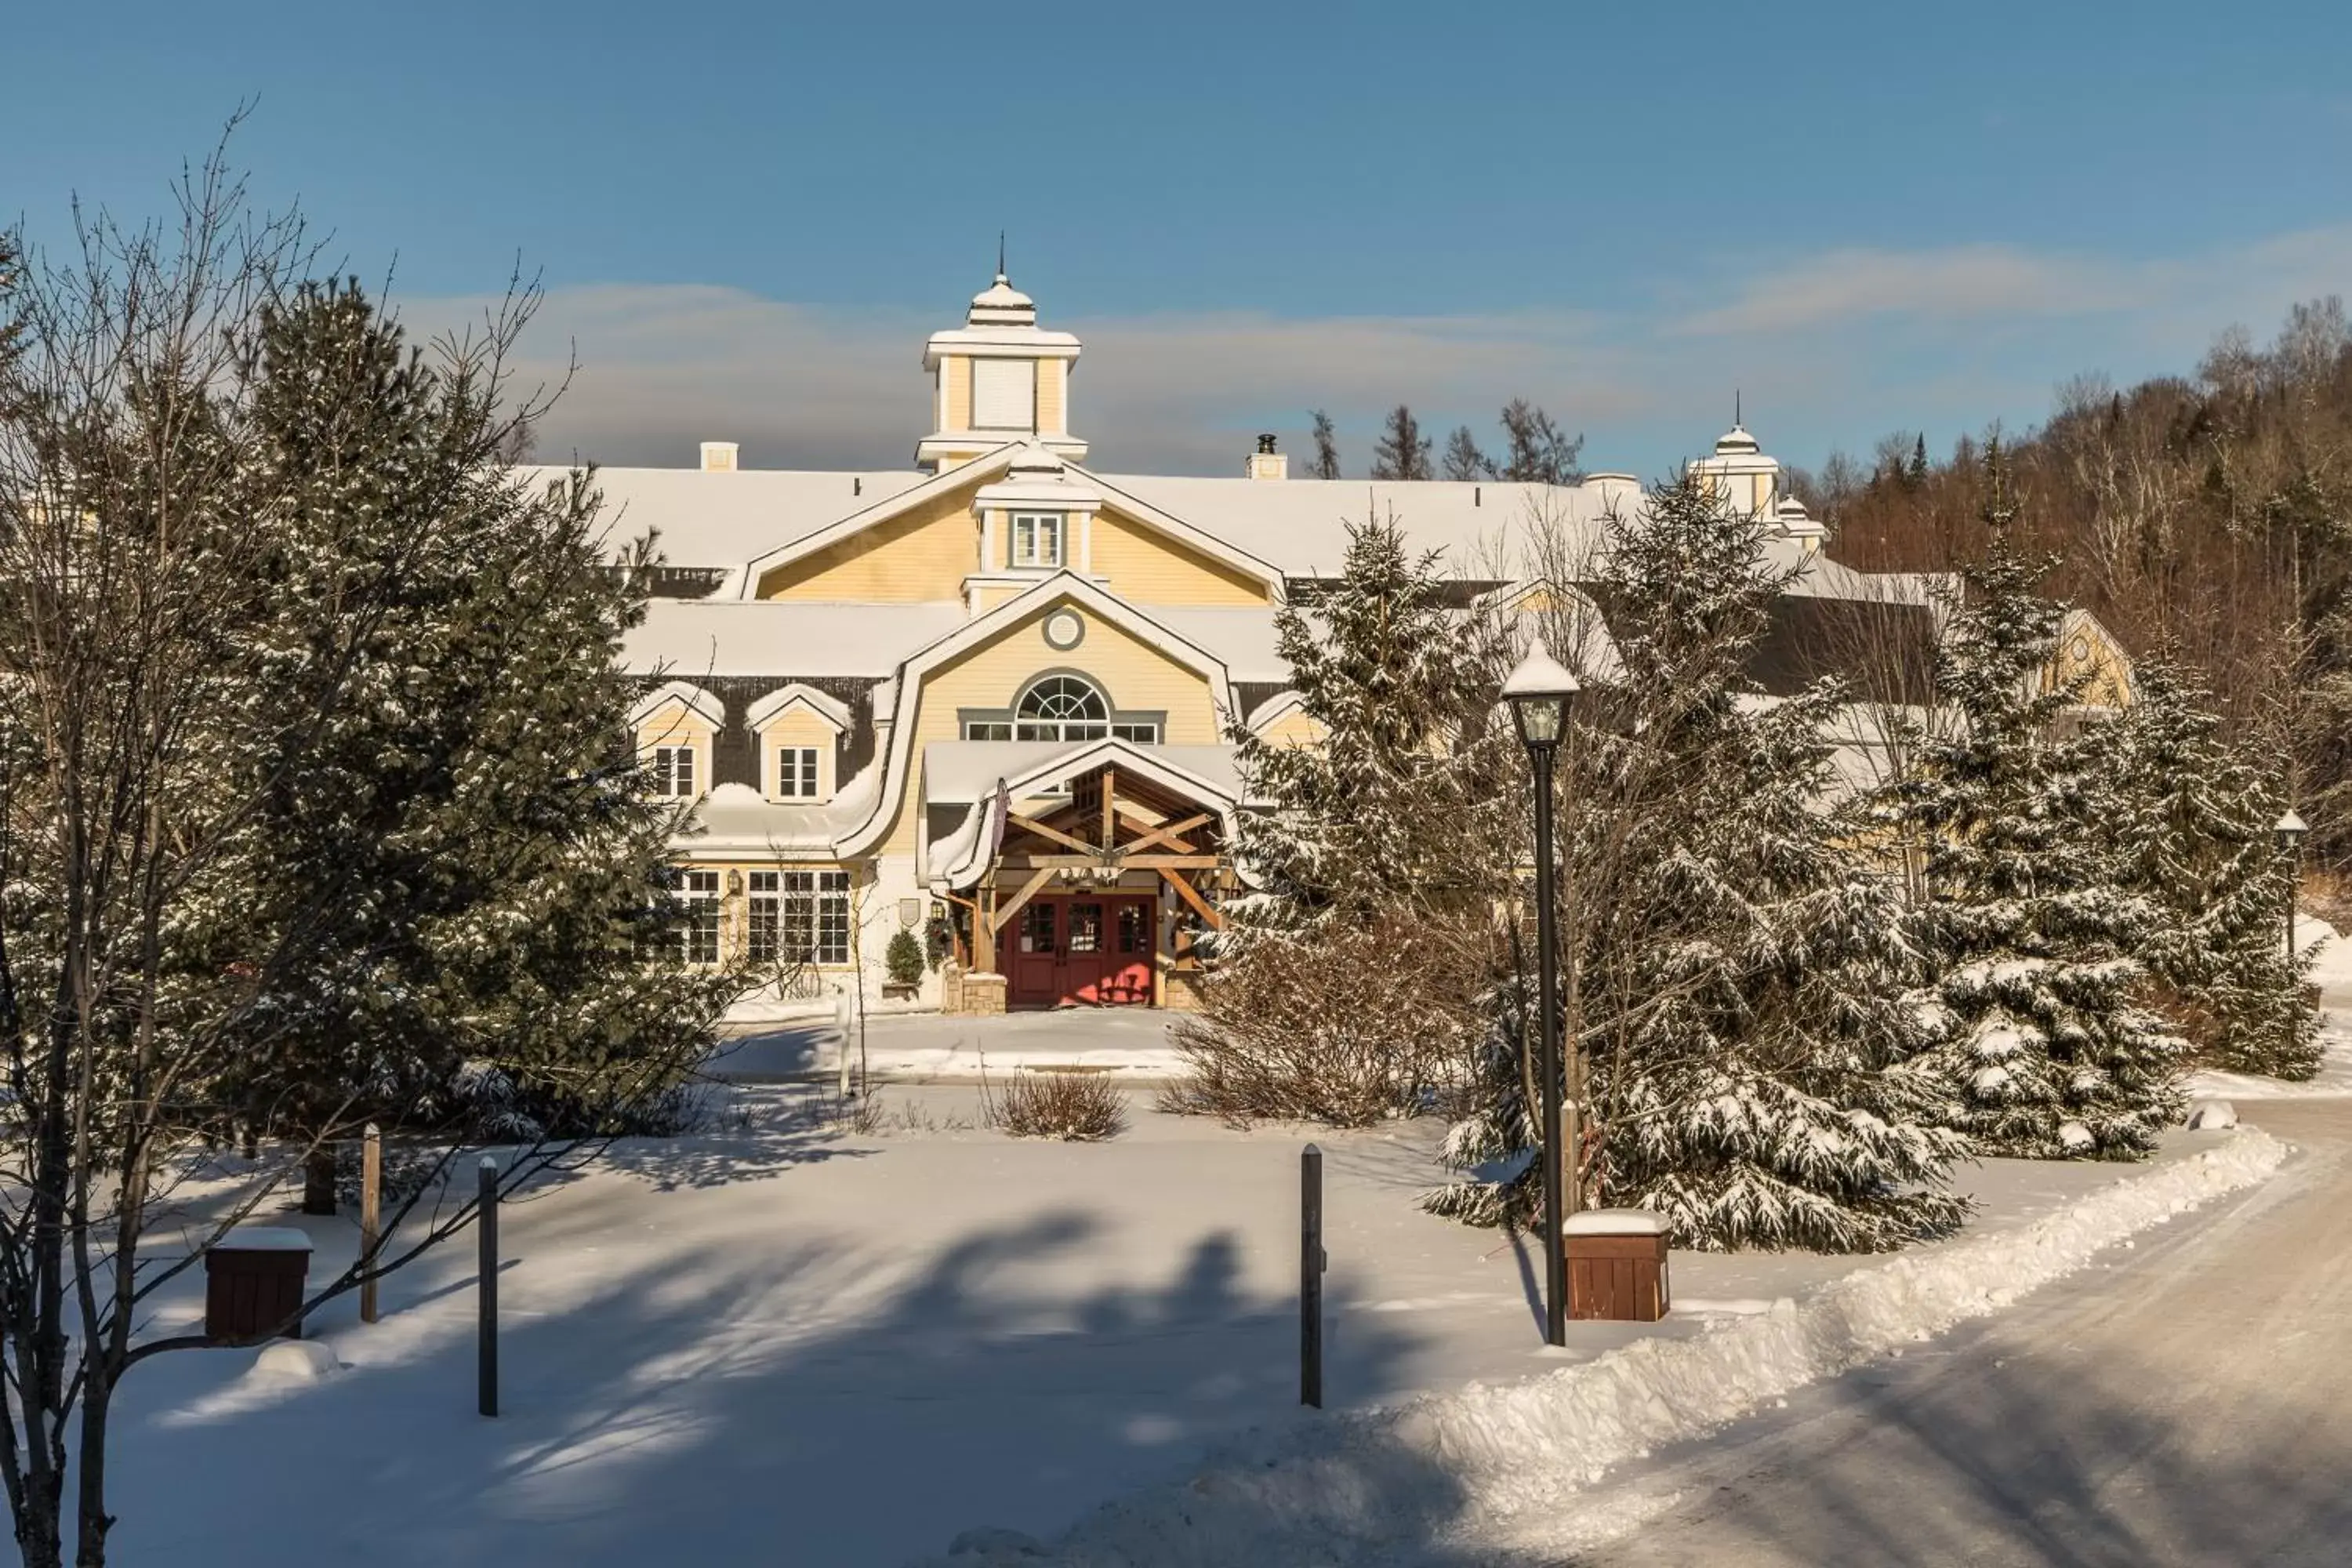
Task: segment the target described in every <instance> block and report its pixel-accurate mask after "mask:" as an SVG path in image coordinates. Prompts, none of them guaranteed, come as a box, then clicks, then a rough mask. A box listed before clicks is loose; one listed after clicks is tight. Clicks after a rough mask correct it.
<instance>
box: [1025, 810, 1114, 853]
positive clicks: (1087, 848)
mask: <svg viewBox="0 0 2352 1568" xmlns="http://www.w3.org/2000/svg"><path fill="white" fill-rule="evenodd" d="M1004 820H1005V821H1007V822H1009V823H1011V824H1012V825H1013V826H1015V827H1017V828H1019V829H1021V830H1022V831H1023V832H1024V833H1034V834H1035V835H1036V836H1037V837H1040V838H1050V839H1052V840H1053V841H1054V842H1055V843H1056V844H1066V845H1068V846H1069V847H1071V848H1073V849H1078V850H1083V851H1084V852H1085V853H1087V854H1088V855H1094V854H1097V853H1098V851H1097V849H1096V848H1095V847H1094V846H1093V845H1091V844H1089V843H1087V841H1086V840H1085V839H1083V838H1076V837H1072V836H1070V835H1069V834H1066V833H1065V832H1063V831H1062V830H1061V829H1060V828H1058V827H1048V826H1045V824H1044V823H1042V822H1040V821H1038V820H1037V819H1036V818H1035V817H1034V816H1022V815H1021V814H1020V813H1019V812H1017V811H1014V812H1008V813H1007V814H1006V815H1005V818H1004Z"/></svg>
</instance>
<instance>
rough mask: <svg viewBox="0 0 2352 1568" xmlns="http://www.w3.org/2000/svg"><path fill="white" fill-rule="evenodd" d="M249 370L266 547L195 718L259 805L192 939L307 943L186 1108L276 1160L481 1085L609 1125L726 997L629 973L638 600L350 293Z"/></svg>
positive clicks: (638, 918)
mask: <svg viewBox="0 0 2352 1568" xmlns="http://www.w3.org/2000/svg"><path fill="white" fill-rule="evenodd" d="M261 342H262V351H263V361H262V365H261V374H260V376H259V379H258V383H257V395H256V400H255V407H254V412H253V422H254V429H255V435H256V437H257V451H258V452H259V453H260V454H261V461H260V465H259V467H258V468H257V471H255V472H254V473H252V474H250V475H249V476H248V482H249V483H250V484H251V485H252V487H253V489H254V492H255V493H256V494H257V495H264V496H267V497H268V498H269V502H268V510H267V512H266V513H265V514H264V516H263V518H262V519H261V520H260V522H261V525H262V526H265V527H266V528H267V530H268V546H269V548H268V552H267V553H266V555H265V556H263V557H262V567H261V570H260V571H258V572H257V573H256V574H255V580H254V582H253V585H252V595H253V621H252V630H251V633H250V635H249V637H248V638H247V640H246V642H245V644H244V646H243V647H240V648H239V649H237V650H236V654H235V661H236V668H238V670H239V672H240V675H241V681H240V690H239V700H238V702H237V704H236V706H235V707H234V708H232V709H229V710H226V711H225V712H224V713H223V714H222V715H221V716H220V717H221V718H223V719H224V720H226V721H229V722H231V723H232V724H234V725H235V726H236V728H238V729H239V730H241V731H243V735H242V737H241V739H242V741H243V743H241V744H238V745H236V746H234V747H233V748H231V751H232V754H233V755H235V756H236V759H237V763H238V766H239V767H240V769H241V771H242V774H243V780H244V783H245V787H247V788H250V789H251V790H253V792H254V794H255V795H256V797H257V798H258V799H260V800H262V801H264V802H266V803H267V804H266V807H265V809H264V810H263V811H262V812H261V813H260V814H259V815H258V816H257V819H256V821H255V823H254V831H253V833H252V834H251V836H250V837H249V839H248V842H247V854H246V855H245V856H243V857H242V858H240V859H239V860H238V861H237V862H236V863H235V864H234V865H233V866H231V867H230V868H227V869H226V871H225V873H224V875H223V877H222V879H221V881H220V891H221V896H222V900H223V901H222V903H221V905H220V907H219V911H218V912H219V913H220V915H221V916H222V917H223V919H224V920H225V921H226V922H227V928H226V929H216V930H214V931H210V932H204V931H191V932H190V933H189V935H190V937H191V939H192V940H196V941H200V942H202V943H203V944H204V945H205V946H206V947H209V948H212V949H219V948H221V947H223V946H229V947H238V946H246V945H249V944H250V943H251V942H252V941H253V940H254V938H255V936H256V935H257V934H259V933H268V932H284V931H292V930H294V929H297V928H300V929H302V930H303V931H305V933H306V935H305V940H307V941H309V942H313V943H315V944H316V947H317V951H318V954H319V956H318V957H317V959H315V960H314V961H313V962H312V963H310V964H308V965H306V966H304V967H303V968H302V969H300V970H298V971H292V972H289V973H286V974H285V975H284V976H283V978H282V979H281V981H280V982H279V984H278V986H277V987H276V989H275V990H274V991H273V992H272V994H269V995H268V996H267V997H266V998H264V999H263V1003H262V1005H261V1006H260V1007H259V1009H258V1010H257V1026H256V1028H255V1029H254V1030H253V1032H252V1037H251V1043H250V1048H249V1050H248V1051H247V1054H246V1055H245V1057H244V1058H243V1059H242V1061H241V1063H240V1066H239V1068H238V1069H237V1071H236V1076H235V1078H234V1079H232V1080H231V1081H228V1082H226V1083H221V1084H216V1085H212V1086H208V1088H209V1089H211V1090H212V1091H213V1092H214V1093H215V1094H216V1095H218V1096H220V1097H221V1098H222V1099H223V1100H226V1101H227V1102H228V1103H229V1104H230V1105H232V1106H234V1107H235V1108H236V1110H237V1112H238V1113H239V1114H240V1115H241V1116H242V1117H243V1118H245V1119H246V1120H247V1122H248V1123H249V1124H250V1123H261V1124H264V1125H265V1126H266V1127H268V1129H270V1130H272V1131H278V1132H281V1133H284V1132H299V1133H302V1134H316V1133H318V1132H320V1131H322V1130H324V1129H327V1128H329V1127H331V1126H341V1127H349V1126H352V1125H355V1124H356V1123H358V1122H359V1121H365V1120H368V1119H370V1118H372V1117H373V1118H377V1119H382V1120H385V1121H414V1120H415V1119H416V1118H419V1117H425V1118H427V1119H434V1118H437V1117H444V1116H446V1115H448V1114H449V1113H451V1112H452V1111H453V1110H456V1109H457V1105H458V1102H459V1100H461V1098H462V1097H461V1096H460V1095H459V1094H458V1092H457V1089H458V1086H459V1085H461V1084H462V1083H463V1082H465V1081H467V1080H468V1079H469V1077H470V1078H478V1077H480V1076H481V1073H482V1071H483V1070H484V1069H486V1068H489V1069H495V1071H496V1072H497V1073H498V1074H499V1075H500V1076H501V1077H502V1078H503V1079H504V1080H506V1081H508V1082H509V1083H511V1084H512V1085H513V1086H514V1089H515V1094H516V1096H517V1098H518V1101H519V1102H520V1103H528V1104H530V1105H531V1106H533V1107H535V1108H536V1110H537V1111H538V1112H539V1113H540V1114H541V1115H542V1116H544V1117H547V1118H549V1119H550V1120H553V1121H561V1120H562V1118H564V1117H565V1116H566V1115H571V1116H572V1117H573V1118H575V1121H576V1118H577V1116H578V1115H580V1114H582V1113H583V1110H582V1108H584V1107H590V1106H595V1107H600V1108H602V1109H600V1110H597V1111H594V1112H589V1113H588V1114H591V1115H593V1116H598V1117H603V1116H607V1115H609V1114H611V1100H610V1096H609V1094H608V1093H607V1089H608V1087H609V1085H610V1083H611V1082H612V1080H613V1079H614V1075H615V1074H616V1073H625V1072H626V1071H627V1070H628V1064H629V1063H631V1062H633V1061H641V1060H644V1059H646V1058H649V1057H676V1056H677V1055H678V1054H679V1050H678V1048H679V1047H680V1046H682V1045H684V1044H687V1043H688V1042H689V1041H690V1039H691V1037H693V1036H695V1035H696V1034H698V1033H699V1032H704V1031H707V1030H708V1029H709V1026H710V1024H711V1022H712V1021H713V1019H714V1018H715V1016H716V1015H717V1012H718V1010H719V1008H720V1007H721V1006H723V1005H724V1002H725V998H726V994H727V993H728V990H729V984H728V983H729V981H730V977H729V976H725V975H717V976H706V975H699V974H693V973H687V972H685V971H682V970H680V969H678V968H676V967H673V966H670V965H667V964H660V963H654V964H648V963H645V962H643V961H642V956H641V953H640V948H641V947H642V946H643V945H644V942H643V938H644V937H645V936H646V934H648V933H658V932H659V931H662V930H663V929H664V928H665V927H666V926H667V924H668V923H669V922H670V921H673V920H674V919H675V905H674V901H673V900H672V898H671V897H670V895H669V892H668V885H669V875H670V874H669V871H668V869H667V860H668V835H669V827H670V823H669V816H668V813H667V811H666V810H665V809H664V808H663V805H662V803H658V802H656V801H655V800H653V799H652V798H651V797H650V796H649V795H648V794H647V793H646V791H645V790H643V789H642V788H641V787H640V786H639V783H638V781H637V780H636V778H635V770H634V767H633V765H632V763H631V762H630V760H629V758H628V755H627V753H626V750H625V742H624V740H623V739H622V731H623V728H624V724H623V715H624V714H625V711H626V710H627V707H628V704H629V703H630V701H631V700H634V697H635V691H634V689H633V688H632V687H631V686H630V685H629V683H628V682H627V680H626V679H625V678H624V677H623V676H622V674H621V673H620V672H619V670H618V668H617V666H616V654H617V651H618V644H619V638H620V637H621V635H622V633H623V632H624V631H625V629H626V628H627V627H628V626H630V625H632V624H634V622H635V619H636V617H637V616H639V615H641V614H642V597H641V595H640V594H639V593H638V591H637V590H636V589H635V588H634V587H633V586H632V585H631V584H630V583H629V581H628V580H627V577H626V576H625V574H615V573H614V571H613V570H612V569H611V567H610V566H609V565H608V563H607V562H606V559H605V542H604V539H603V537H602V536H603V532H604V523H602V522H601V521H600V520H599V517H598V511H597V505H596V498H595V495H594V492H593V488H592V486H591V484H590V482H589V481H588V479H587V478H586V476H584V475H583V476H574V477H573V478H572V479H571V480H569V481H567V482H563V483H559V484H557V485H555V486H553V487H551V488H548V489H538V488H530V489H526V488H525V486H524V485H523V484H522V483H521V482H520V480H518V479H516V478H514V477H513V476H512V474H511V472H510V470H509V468H507V466H506V465H505V463H503V462H502V461H500V460H499V453H500V449H501V447H502V445H503V443H504V438H505V433H506V431H507V430H508V429H509V423H508V421H507V419H506V418H505V417H504V416H501V415H500V414H499V413H498V412H497V411H496V405H495V398H496V394H497V391H498V388H497V386H496V384H495V379H494V374H493V372H494V367H493V366H491V365H488V364H480V363H467V362H466V361H464V360H462V359H461V360H458V361H457V362H455V363H438V364H436V363H431V362H428V361H427V360H426V359H425V358H424V357H423V356H421V355H420V354H418V353H416V352H415V350H413V349H411V348H409V347H408V346H406V345H405V344H404V342H403V337H402V333H401V331H400V329H399V328H398V326H397V325H396V324H395V323H394V322H392V321H388V320H387V319H385V318H384V317H383V315H382V314H381V313H380V312H378V311H377V310H376V309H375V308H374V306H373V304H372V303H371V302H370V301H369V300H367V299H366V298H365V296H363V295H362V293H361V292H360V291H359V290H357V289H354V288H348V287H324V288H310V289H304V290H303V291H301V292H300V293H299V295H297V296H296V297H294V298H293V299H291V300H289V301H288V302H287V303H286V304H285V305H284V306H282V307H281V308H278V309H277V310H273V311H271V312H270V313H269V315H268V318H267V320H266V321H265V324H264V328H263V332H262V339H261ZM352 603H359V604H364V605H367V606H368V609H367V617H366V620H365V623H364V624H362V625H353V624H352V620H351V616H349V615H348V614H347V613H346V612H345V611H344V609H343V608H342V606H343V605H346V604H352ZM328 694H331V699H330V697H329V695H328ZM467 1064H472V1068H471V1071H470V1073H469V1072H468V1070H467ZM593 1130H599V1129H593V1128H581V1127H579V1126H577V1125H576V1124H575V1125H574V1126H573V1127H572V1131H593ZM324 1180H325V1176H324V1174H323V1173H322V1172H316V1171H314V1173H313V1188H314V1191H313V1193H312V1200H313V1202H314V1203H316V1202H321V1201H324V1194H323V1193H321V1192H320V1191H318V1190H316V1189H318V1188H319V1186H320V1184H321V1183H322V1182H323V1181H324Z"/></svg>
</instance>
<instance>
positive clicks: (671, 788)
mask: <svg viewBox="0 0 2352 1568" xmlns="http://www.w3.org/2000/svg"><path fill="white" fill-rule="evenodd" d="M654 793H655V794H656V795H692V794H693V793H694V748H693V747H692V746H656V747H655V748H654Z"/></svg>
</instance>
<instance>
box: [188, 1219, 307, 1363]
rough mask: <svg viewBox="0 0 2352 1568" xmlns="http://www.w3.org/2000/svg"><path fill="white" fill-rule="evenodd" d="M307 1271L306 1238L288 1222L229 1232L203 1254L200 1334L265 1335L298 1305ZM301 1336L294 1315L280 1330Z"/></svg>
mask: <svg viewBox="0 0 2352 1568" xmlns="http://www.w3.org/2000/svg"><path fill="white" fill-rule="evenodd" d="M309 1281H310V1237H307V1236H305V1235H303V1234H302V1233H301V1232H300V1231H299V1230H296V1229H294V1228H293V1227H291V1226H245V1227H243V1228H240V1229H237V1230H232V1231H230V1232H229V1233H228V1234H227V1235H226V1236H225V1237H221V1238H220V1240H219V1241H218V1242H216V1243H215V1245H214V1247H213V1248H212V1250H211V1251H209V1252H207V1253H205V1338H206V1339H208V1340H212V1341H215V1342H229V1341H233V1340H250V1339H252V1338H253V1337H254V1336H256V1335H257V1334H266V1333H268V1332H269V1331H272V1330H274V1329H276V1328H277V1327H278V1325H279V1324H281V1323H284V1322H285V1321H286V1320H287V1319H288V1317H289V1316H290V1315H291V1314H293V1313H294V1312H297V1311H299V1310H301V1306H302V1294H303V1288H304V1286H305V1285H307V1284H308V1283H309ZM285 1333H286V1337H287V1338H289V1339H295V1340H299V1339H300V1338H301V1337H302V1324H301V1322H300V1321H299V1320H298V1321H295V1322H294V1323H293V1324H291V1325H290V1326H289V1327H288V1328H287V1329H286V1331H285Z"/></svg>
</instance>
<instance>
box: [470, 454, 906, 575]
mask: <svg viewBox="0 0 2352 1568" xmlns="http://www.w3.org/2000/svg"><path fill="white" fill-rule="evenodd" d="M571 471H572V470H571V469H570V468H564V467H557V466H547V465H542V466H538V467H526V468H519V469H517V470H516V472H517V475H518V477H519V478H520V479H524V480H525V481H526V482H530V481H536V482H538V483H541V484H545V483H549V482H551V481H555V480H560V479H564V478H565V477H567V476H568V475H569V474H570V473H571ZM929 478H930V476H929V475H928V474H924V473H919V472H917V471H916V470H914V469H912V468H886V469H877V470H875V471H872V472H859V471H850V470H842V471H838V472H835V471H830V470H801V469H793V468H738V469H735V470H732V471H730V472H709V471H706V470H704V469H701V468H599V469H597V470H596V475H595V484H596V488H597V489H600V490H602V491H603V492H604V516H603V520H602V521H603V522H604V530H605V534H604V536H605V538H606V540H607V541H608V542H610V544H611V547H612V549H613V551H614V553H615V554H618V553H619V552H620V551H621V550H622V549H623V548H624V547H625V546H626V545H628V544H629V543H631V542H634V541H635V540H636V539H638V538H640V537H641V536H643V535H644V534H645V532H646V531H647V530H648V529H654V530H658V531H659V532H660V537H659V538H658V539H656V541H655V542H654V548H655V549H656V551H658V552H660V554H661V556H662V558H663V559H664V560H665V561H667V562H668V563H669V564H671V565H673V566H730V567H732V566H740V565H742V564H743V563H744V562H746V561H749V560H750V559H751V557H753V556H754V555H757V554H759V553H760V552H761V551H763V550H766V549H769V548H770V547H772V545H774V544H775V543H776V542H777V541H779V540H784V539H796V538H798V537H799V536H800V535H802V534H803V533H807V532H809V531H811V530H813V529H817V528H822V527H824V525H825V524H826V523H828V522H832V521H835V519H837V518H841V517H845V516H847V515H848V514H849V513H851V512H854V511H856V510H860V509H861V508H864V507H868V506H871V505H873V504H874V503H875V502H876V501H877V500H887V499H888V498H890V497H892V496H895V495H897V494H898V493H899V492H900V491H902V490H910V489H914V488H915V487H916V486H917V485H919V484H921V483H923V482H924V481H925V480H926V479H929Z"/></svg>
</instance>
